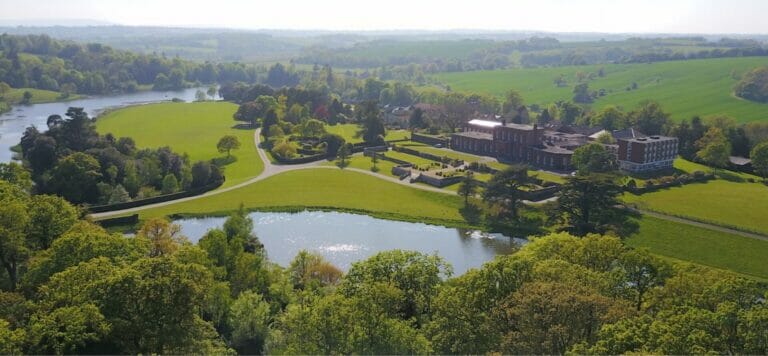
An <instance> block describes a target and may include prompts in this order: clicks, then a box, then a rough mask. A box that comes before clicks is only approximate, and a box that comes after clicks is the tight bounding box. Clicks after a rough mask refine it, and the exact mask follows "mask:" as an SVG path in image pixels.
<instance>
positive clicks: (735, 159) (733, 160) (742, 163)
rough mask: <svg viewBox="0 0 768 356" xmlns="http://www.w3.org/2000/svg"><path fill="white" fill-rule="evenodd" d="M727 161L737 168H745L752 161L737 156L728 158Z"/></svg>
mask: <svg viewBox="0 0 768 356" xmlns="http://www.w3.org/2000/svg"><path fill="white" fill-rule="evenodd" d="M728 161H730V162H731V164H734V165H737V166H746V165H748V164H750V163H752V160H751V159H749V158H744V157H739V156H730V157H728Z"/></svg>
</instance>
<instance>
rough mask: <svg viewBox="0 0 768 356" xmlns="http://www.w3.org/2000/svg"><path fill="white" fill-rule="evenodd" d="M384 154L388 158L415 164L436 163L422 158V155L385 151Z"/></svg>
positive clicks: (427, 164) (426, 164)
mask: <svg viewBox="0 0 768 356" xmlns="http://www.w3.org/2000/svg"><path fill="white" fill-rule="evenodd" d="M384 155H386V156H387V157H390V158H394V159H399V160H403V161H406V162H409V163H412V164H415V165H417V166H429V165H431V164H433V163H436V162H435V161H433V160H431V159H426V158H422V157H419V156H415V155H412V154H408V153H404V152H397V151H387V152H385V153H384Z"/></svg>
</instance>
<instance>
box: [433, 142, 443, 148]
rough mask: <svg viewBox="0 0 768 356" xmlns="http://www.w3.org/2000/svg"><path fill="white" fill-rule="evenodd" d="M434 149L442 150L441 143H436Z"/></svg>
mask: <svg viewBox="0 0 768 356" xmlns="http://www.w3.org/2000/svg"><path fill="white" fill-rule="evenodd" d="M435 148H443V144H442V143H438V144H436V145H435Z"/></svg>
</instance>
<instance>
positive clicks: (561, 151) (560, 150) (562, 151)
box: [531, 145, 573, 155]
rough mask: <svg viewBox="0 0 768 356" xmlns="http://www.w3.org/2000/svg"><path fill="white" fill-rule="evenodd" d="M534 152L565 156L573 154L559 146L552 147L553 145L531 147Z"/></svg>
mask: <svg viewBox="0 0 768 356" xmlns="http://www.w3.org/2000/svg"><path fill="white" fill-rule="evenodd" d="M531 148H533V149H535V150H539V151H544V152H549V153H554V154H565V155H571V154H573V151H571V150H569V149H567V148H563V147H560V146H553V145H542V146H533V147H531Z"/></svg>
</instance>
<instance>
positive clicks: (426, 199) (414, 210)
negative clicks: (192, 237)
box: [140, 169, 467, 238]
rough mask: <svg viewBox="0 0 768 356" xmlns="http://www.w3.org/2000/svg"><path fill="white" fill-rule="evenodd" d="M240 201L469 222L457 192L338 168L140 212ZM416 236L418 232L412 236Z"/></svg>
mask: <svg viewBox="0 0 768 356" xmlns="http://www.w3.org/2000/svg"><path fill="white" fill-rule="evenodd" d="M240 203H243V204H244V206H245V207H246V208H248V209H264V210H270V209H273V210H287V209H303V208H317V209H334V210H341V211H355V212H364V213H368V214H371V215H374V216H379V217H383V218H391V219H399V220H411V221H423V222H431V223H436V224H443V225H453V226H462V225H467V223H465V222H464V220H463V219H462V217H461V215H459V208H460V207H461V206H462V200H461V199H460V198H459V197H457V196H452V195H448V194H440V193H434V192H429V191H423V190H419V189H414V188H409V187H406V186H402V185H399V184H396V183H391V182H386V181H383V180H381V179H379V178H376V177H372V176H369V175H366V174H362V173H358V172H353V171H348V170H346V171H345V170H341V169H305V170H297V171H289V172H285V173H281V174H278V175H275V176H272V177H269V178H267V179H265V180H263V181H260V182H258V183H254V184H251V185H248V186H246V187H242V188H239V189H235V190H232V191H229V192H226V193H221V194H218V195H214V196H210V197H206V198H201V199H196V200H192V201H188V202H181V203H178V204H171V205H168V206H164V207H159V208H155V209H150V210H144V211H142V212H141V213H140V217H141V219H146V218H149V217H156V216H167V215H171V214H176V213H179V214H185V213H186V214H200V215H205V214H208V215H214V214H221V213H225V212H227V211H231V210H233V209H237V207H238V206H239V205H240ZM414 238H418V236H414Z"/></svg>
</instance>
